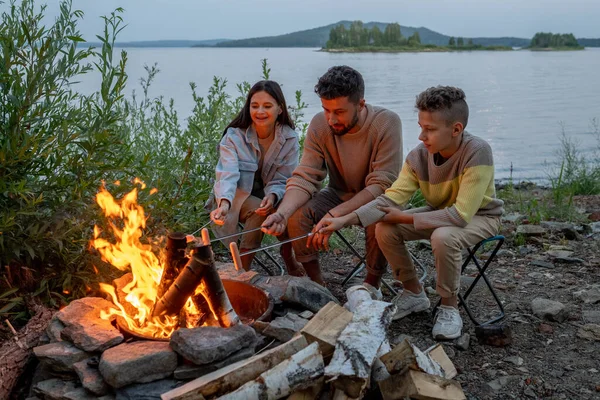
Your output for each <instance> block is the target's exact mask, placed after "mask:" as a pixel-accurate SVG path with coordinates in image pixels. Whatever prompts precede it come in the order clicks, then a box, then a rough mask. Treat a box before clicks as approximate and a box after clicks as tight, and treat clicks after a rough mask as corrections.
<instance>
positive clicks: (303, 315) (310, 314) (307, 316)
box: [298, 310, 315, 319]
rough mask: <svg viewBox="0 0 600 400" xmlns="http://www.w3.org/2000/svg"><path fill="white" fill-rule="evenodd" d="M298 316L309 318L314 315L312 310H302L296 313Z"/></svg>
mask: <svg viewBox="0 0 600 400" xmlns="http://www.w3.org/2000/svg"><path fill="white" fill-rule="evenodd" d="M298 316H299V317H301V318H304V319H311V318H312V317H314V316H315V313H314V312H312V311H308V310H305V311H302V312H301V313H300V314H298Z"/></svg>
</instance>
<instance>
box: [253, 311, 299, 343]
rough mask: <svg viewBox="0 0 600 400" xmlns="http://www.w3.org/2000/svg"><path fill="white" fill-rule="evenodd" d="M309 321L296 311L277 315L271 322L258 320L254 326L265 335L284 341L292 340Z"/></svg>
mask: <svg viewBox="0 0 600 400" xmlns="http://www.w3.org/2000/svg"><path fill="white" fill-rule="evenodd" d="M307 323H308V320H307V319H304V318H302V317H299V316H297V315H296V314H294V313H287V314H286V315H285V316H283V317H277V318H275V319H274V320H273V321H271V322H269V323H264V322H263V323H260V321H256V322H255V323H254V328H255V329H258V331H259V332H260V333H262V334H263V335H265V336H268V337H272V338H275V339H277V340H279V341H280V342H282V343H285V342H287V341H288V340H290V339H291V338H292V337H293V336H294V335H295V334H296V332H298V331H300V329H302V328H304V325H306V324H307Z"/></svg>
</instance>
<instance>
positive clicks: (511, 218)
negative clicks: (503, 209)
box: [501, 213, 525, 224]
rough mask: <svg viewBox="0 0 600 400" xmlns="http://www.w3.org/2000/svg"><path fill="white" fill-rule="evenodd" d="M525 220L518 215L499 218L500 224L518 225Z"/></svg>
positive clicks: (511, 214)
mask: <svg viewBox="0 0 600 400" xmlns="http://www.w3.org/2000/svg"><path fill="white" fill-rule="evenodd" d="M524 219H525V216H524V215H521V214H519V213H510V214H504V215H502V217H501V220H502V222H510V223H513V224H514V223H520V222H522V221H523V220H524Z"/></svg>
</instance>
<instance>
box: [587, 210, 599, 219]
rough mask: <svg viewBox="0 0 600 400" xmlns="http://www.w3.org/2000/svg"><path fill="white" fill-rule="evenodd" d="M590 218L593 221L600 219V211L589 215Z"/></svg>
mask: <svg viewBox="0 0 600 400" xmlns="http://www.w3.org/2000/svg"><path fill="white" fill-rule="evenodd" d="M588 219H589V220H590V221H593V222H598V221H600V211H593V212H591V213H590V215H588Z"/></svg>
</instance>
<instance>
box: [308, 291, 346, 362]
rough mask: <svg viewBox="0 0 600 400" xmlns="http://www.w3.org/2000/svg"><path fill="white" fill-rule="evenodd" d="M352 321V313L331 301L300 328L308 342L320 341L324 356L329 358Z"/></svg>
mask: <svg viewBox="0 0 600 400" xmlns="http://www.w3.org/2000/svg"><path fill="white" fill-rule="evenodd" d="M350 321H352V313H351V312H350V311H348V310H346V309H345V308H344V307H342V306H340V305H338V304H336V303H334V302H333V301H330V302H329V303H327V304H326V305H325V307H323V308H321V310H319V312H318V313H316V314H315V316H314V317H312V319H311V320H310V321H309V322H308V323H307V324H306V325H305V326H304V328H302V329H301V330H300V333H301V334H302V335H303V336H304V337H306V340H307V341H308V343H314V342H317V343H319V348H320V349H321V353H323V357H324V358H325V359H329V358H330V357H331V356H332V355H333V351H334V350H335V344H336V342H337V339H338V337H339V336H340V334H341V333H342V331H343V330H344V329H345V328H346V326H347V325H348V324H349V323H350Z"/></svg>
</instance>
